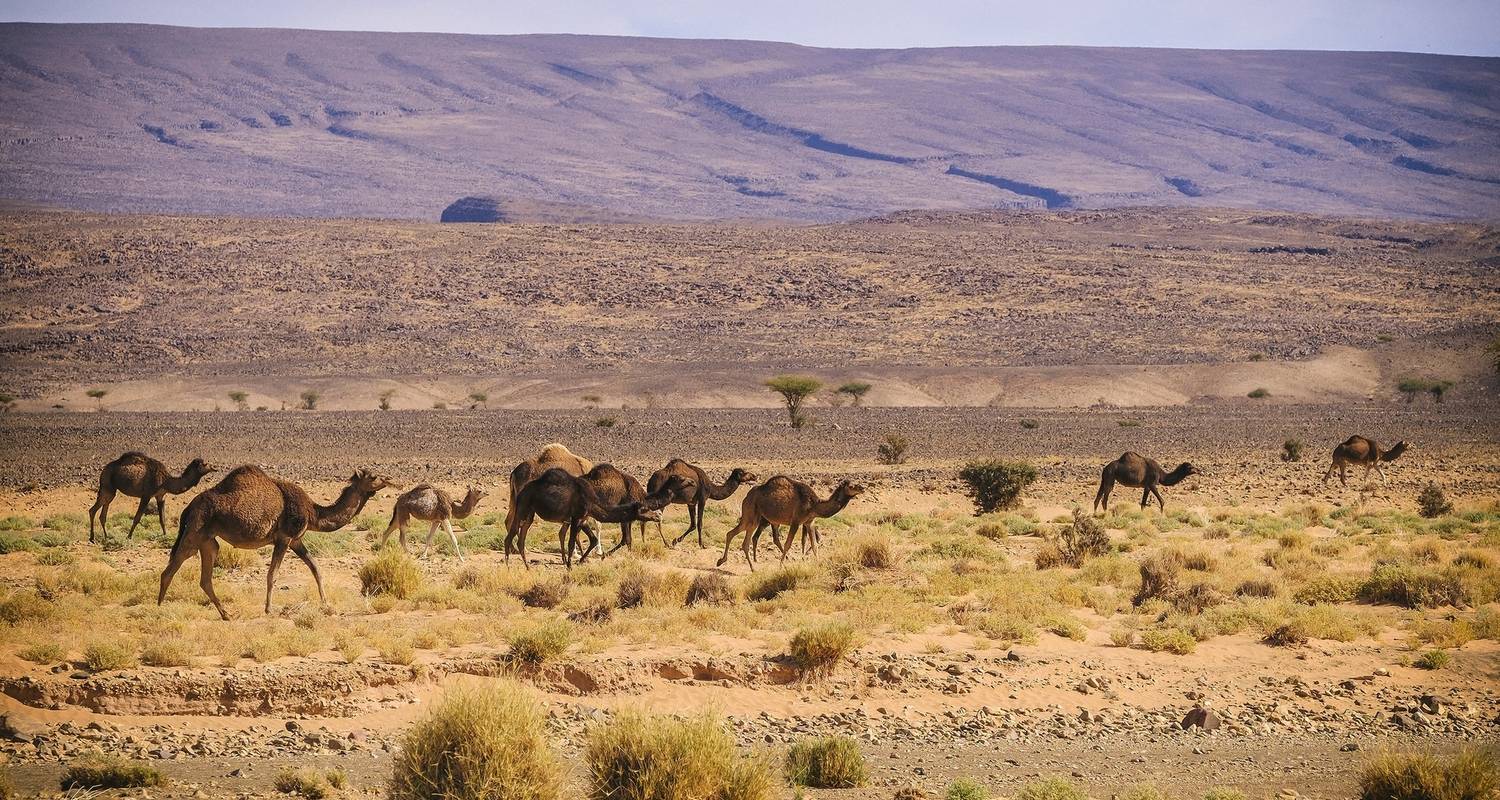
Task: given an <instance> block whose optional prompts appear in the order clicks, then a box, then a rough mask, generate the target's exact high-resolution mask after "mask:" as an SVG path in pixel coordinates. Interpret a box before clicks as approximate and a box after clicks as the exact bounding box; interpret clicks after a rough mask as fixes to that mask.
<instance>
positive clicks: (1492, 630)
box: [1470, 606, 1500, 641]
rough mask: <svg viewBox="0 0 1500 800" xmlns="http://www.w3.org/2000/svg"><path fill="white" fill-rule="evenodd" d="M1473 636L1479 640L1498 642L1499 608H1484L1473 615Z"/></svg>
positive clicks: (1499, 636)
mask: <svg viewBox="0 0 1500 800" xmlns="http://www.w3.org/2000/svg"><path fill="white" fill-rule="evenodd" d="M1470 627H1472V628H1473V630H1474V636H1475V637H1477V638H1480V639H1489V640H1491V641H1500V608H1496V607H1495V606H1485V607H1483V608H1481V609H1479V610H1478V611H1477V612H1475V613H1474V622H1473V623H1472V624H1471V626H1470Z"/></svg>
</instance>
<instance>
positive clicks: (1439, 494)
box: [1417, 483, 1453, 519]
mask: <svg viewBox="0 0 1500 800" xmlns="http://www.w3.org/2000/svg"><path fill="white" fill-rule="evenodd" d="M1417 513H1419V514H1421V515H1422V516H1424V517H1426V518H1428V519H1432V518H1433V517H1441V516H1444V515H1446V514H1452V513H1453V503H1452V502H1450V501H1449V500H1448V495H1446V494H1444V493H1443V489H1442V487H1440V486H1438V485H1437V484H1435V483H1429V484H1427V485H1426V486H1424V487H1422V491H1421V492H1419V493H1418V494H1417Z"/></svg>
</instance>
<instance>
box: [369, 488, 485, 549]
mask: <svg viewBox="0 0 1500 800" xmlns="http://www.w3.org/2000/svg"><path fill="white" fill-rule="evenodd" d="M483 499H484V492H483V491H482V490H480V489H476V488H474V487H473V486H470V487H469V490H468V491H467V492H466V493H465V494H464V499H463V500H461V501H459V502H457V503H455V502H453V498H452V497H449V496H448V493H447V492H445V491H443V490H442V489H439V488H437V487H435V486H433V485H432V484H430V483H422V484H418V485H416V486H413V487H412V488H411V489H409V490H408V491H407V492H406V493H405V494H402V495H401V496H400V497H398V498H396V508H395V509H394V510H393V511H392V512H391V524H390V525H388V526H386V529H385V533H384V534H382V535H381V537H380V547H385V543H386V541H387V540H389V539H390V538H391V531H397V530H399V531H400V532H401V538H400V542H401V549H402V550H405V551H406V552H411V551H410V550H407V547H406V523H407V522H408V521H409V520H410V519H411V518H413V517H415V518H417V519H419V520H421V521H423V522H427V523H430V525H429V527H428V528H427V542H426V544H424V545H423V546H422V557H423V558H426V557H427V552H428V551H429V550H431V549H432V536H433V534H435V533H437V529H438V526H439V525H442V526H443V530H445V531H447V532H448V541H450V542H452V543H453V552H454V553H456V554H458V560H459V561H463V560H464V551H463V549H462V548H460V547H459V546H458V537H457V536H454V535H453V523H452V520H455V519H464V518H465V517H467V516H469V515H470V514H472V513H474V508H475V506H478V505H479V501H480V500H483Z"/></svg>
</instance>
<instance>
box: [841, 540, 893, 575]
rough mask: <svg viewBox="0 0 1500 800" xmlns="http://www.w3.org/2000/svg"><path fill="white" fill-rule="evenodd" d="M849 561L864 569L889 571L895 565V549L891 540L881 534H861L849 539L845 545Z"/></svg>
mask: <svg viewBox="0 0 1500 800" xmlns="http://www.w3.org/2000/svg"><path fill="white" fill-rule="evenodd" d="M846 547H847V552H848V553H849V555H850V560H851V561H852V562H853V563H855V564H858V565H859V566H861V567H864V568H865V569H890V568H891V567H893V566H895V565H896V553H895V548H894V547H892V546H891V538H890V537H889V536H886V535H884V534H881V533H875V532H869V533H862V534H859V535H857V536H854V537H852V538H850V539H849V542H848V544H847V545H846Z"/></svg>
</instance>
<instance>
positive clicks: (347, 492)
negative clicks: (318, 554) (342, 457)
mask: <svg viewBox="0 0 1500 800" xmlns="http://www.w3.org/2000/svg"><path fill="white" fill-rule="evenodd" d="M369 499H370V496H369V495H367V494H361V493H360V491H359V490H358V489H356V488H355V487H354V484H352V483H351V484H349V485H348V486H345V487H344V491H342V492H340V493H339V497H338V499H337V500H335V501H333V505H330V506H320V505H314V506H313V510H314V511H316V512H317V523H316V524H315V525H314V526H313V527H314V528H316V529H317V530H320V531H324V532H328V531H336V530H338V529H339V528H342V527H344V526H345V525H347V524H349V520H351V519H354V515H355V514H358V513H359V511H360V509H362V508H364V507H365V501H367V500H369Z"/></svg>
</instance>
